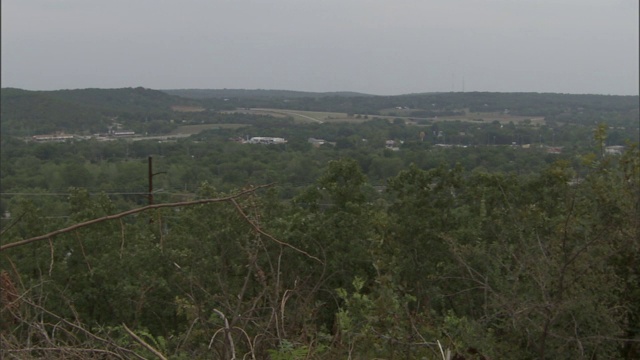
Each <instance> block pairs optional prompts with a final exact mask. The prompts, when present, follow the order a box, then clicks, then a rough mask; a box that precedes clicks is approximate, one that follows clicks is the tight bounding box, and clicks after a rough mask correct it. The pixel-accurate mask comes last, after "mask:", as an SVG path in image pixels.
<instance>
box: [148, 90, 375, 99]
mask: <svg viewBox="0 0 640 360" xmlns="http://www.w3.org/2000/svg"><path fill="white" fill-rule="evenodd" d="M161 91H164V92H165V93H167V94H170V95H176V96H181V97H184V98H190V99H213V98H217V99H220V98H237V99H274V98H280V99H297V98H305V97H309V98H319V97H332V96H339V97H355V96H373V95H368V94H362V93H357V92H350V91H338V92H306V91H290V90H262V89H256V90H247V89H174V90H161Z"/></svg>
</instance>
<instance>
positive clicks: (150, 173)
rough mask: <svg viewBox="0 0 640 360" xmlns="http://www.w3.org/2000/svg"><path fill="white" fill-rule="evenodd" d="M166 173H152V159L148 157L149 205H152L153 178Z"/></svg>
mask: <svg viewBox="0 0 640 360" xmlns="http://www.w3.org/2000/svg"><path fill="white" fill-rule="evenodd" d="M166 173H167V172H166V171H161V172H157V173H155V174H154V173H153V157H152V156H151V155H149V194H148V197H149V205H153V177H154V176H156V175H159V174H166Z"/></svg>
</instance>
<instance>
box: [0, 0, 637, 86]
mask: <svg viewBox="0 0 640 360" xmlns="http://www.w3.org/2000/svg"><path fill="white" fill-rule="evenodd" d="M638 5H639V2H638V1H637V0H607V1H603V0H562V1H553V0H537V1H534V0H518V1H513V0H428V1H427V0H396V1H390V0H322V1H320V0H309V1H305V0H271V1H267V0H243V1H237V0H235V1H232V0H215V1H212V0H209V1H205V0H183V1H157V0H134V1H130V0H129V1H123V0H111V1H87V0H29V1H23V0H3V1H2V3H1V6H2V59H1V60H2V62H1V64H2V74H1V75H2V83H1V84H2V87H18V88H23V89H30V90H54V89H69V88H89V87H97V88H118V87H137V86H143V87H147V88H153V89H180V88H211V89H218V88H234V89H240V88H244V89H287V90H301V91H317V92H323V91H357V92H363V93H369V94H380V95H396V94H405V93H415V92H433V91H463V90H464V91H500V92H512V91H513V92H515V91H517V92H520V91H532V92H559V93H592V94H612V95H637V94H638V88H639V81H638V79H639V71H638V69H639V66H640V65H639V56H638V54H639V48H638V32H639V24H638Z"/></svg>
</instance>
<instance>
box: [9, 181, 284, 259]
mask: <svg viewBox="0 0 640 360" xmlns="http://www.w3.org/2000/svg"><path fill="white" fill-rule="evenodd" d="M269 186H272V184H267V185H260V186H255V187H252V188H250V189H248V190H244V191H241V192H239V193H237V194H235V195H230V196H226V197H220V198H214V199H200V200H194V201H181V202H175V203H166V204H154V205H148V206H144V207H141V208H137V209H132V210H127V211H124V212H121V213H118V214H113V215H107V216H103V217H101V218H97V219H92V220H89V221H85V222H81V223H78V224H74V225H71V226H69V227H66V228H64V229H59V230H56V231H53V232H50V233H48V234H44V235H40V236H35V237H32V238H28V239H24V240H20V241H16V242H12V243H9V244H5V245H1V246H0V251H4V250H7V249H10V248H13V247H17V246H22V245H26V244H30V243H32V242H36V241H40V240H46V239H48V238H51V237H54V236H57V235H60V234H64V233H68V232H70V231H73V230H77V229H80V228H83V227H86V226H89V225H93V224H97V223H101V222H103V221H108V220H115V219H120V218H123V217H125V216H129V215H133V214H137V213H140V212H143V211H147V210H151V209H161V208H174V207H184V206H193V205H202V204H209V203H219V202H227V201H232V200H235V199H236V198H239V197H241V196H243V195H246V194H250V193H253V192H255V191H256V190H258V189H261V188H266V187H269ZM249 223H251V222H250V221H249ZM265 236H268V235H266V234H265ZM289 246H290V245H289Z"/></svg>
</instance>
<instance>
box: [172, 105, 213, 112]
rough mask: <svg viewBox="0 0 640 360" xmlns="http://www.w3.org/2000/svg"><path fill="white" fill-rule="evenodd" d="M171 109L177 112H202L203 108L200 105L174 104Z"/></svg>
mask: <svg viewBox="0 0 640 360" xmlns="http://www.w3.org/2000/svg"><path fill="white" fill-rule="evenodd" d="M171 110H173V111H177V112H202V111H204V110H205V109H204V108H203V107H201V106H184V105H174V106H172V107H171Z"/></svg>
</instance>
